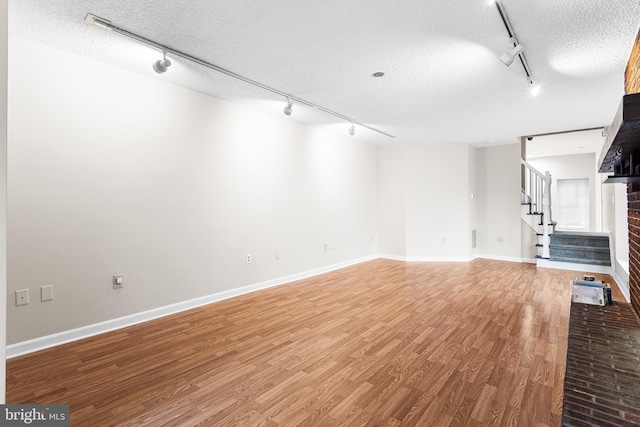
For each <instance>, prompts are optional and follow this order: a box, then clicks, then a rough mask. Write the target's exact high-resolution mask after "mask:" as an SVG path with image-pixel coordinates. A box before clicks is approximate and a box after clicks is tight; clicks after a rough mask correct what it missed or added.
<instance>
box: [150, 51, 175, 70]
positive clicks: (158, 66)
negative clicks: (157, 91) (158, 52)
mask: <svg viewBox="0 0 640 427" xmlns="http://www.w3.org/2000/svg"><path fill="white" fill-rule="evenodd" d="M169 67H171V61H169V60H168V59H167V51H166V50H163V51H162V59H158V60H157V61H156V62H154V63H153V70H154V71H155V72H156V73H158V74H162V73H164V72H165V71H167V69H168V68H169Z"/></svg>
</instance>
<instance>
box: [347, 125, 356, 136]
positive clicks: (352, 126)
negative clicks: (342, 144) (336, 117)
mask: <svg viewBox="0 0 640 427" xmlns="http://www.w3.org/2000/svg"><path fill="white" fill-rule="evenodd" d="M355 134H356V127H355V126H354V125H353V123H351V127H350V128H349V135H351V136H353V135H355Z"/></svg>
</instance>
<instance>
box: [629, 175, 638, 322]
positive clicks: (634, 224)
mask: <svg viewBox="0 0 640 427" xmlns="http://www.w3.org/2000/svg"><path fill="white" fill-rule="evenodd" d="M627 201H628V203H629V214H628V215H629V290H630V293H631V304H632V305H633V309H634V310H635V311H636V313H638V315H639V316H640V183H634V184H627Z"/></svg>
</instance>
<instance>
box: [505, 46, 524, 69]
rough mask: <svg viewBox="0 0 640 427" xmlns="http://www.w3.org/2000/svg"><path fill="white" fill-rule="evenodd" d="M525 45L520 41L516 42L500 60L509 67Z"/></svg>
mask: <svg viewBox="0 0 640 427" xmlns="http://www.w3.org/2000/svg"><path fill="white" fill-rule="evenodd" d="M523 50H524V47H522V45H521V44H520V43H518V44H516V45H515V47H514V48H513V49H511V51H510V52H507V53H505V54H504V55H502V56H501V57H500V61H502V62H503V63H504V65H506V66H507V67H510V66H511V64H513V61H515V60H516V57H517V56H518V55H520V54H521V53H522V51H523Z"/></svg>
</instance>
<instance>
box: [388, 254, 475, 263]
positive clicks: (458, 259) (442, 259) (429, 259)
mask: <svg viewBox="0 0 640 427" xmlns="http://www.w3.org/2000/svg"><path fill="white" fill-rule="evenodd" d="M378 258H384V259H390V260H393V261H404V262H469V261H473V260H474V259H475V257H423V256H398V255H386V254H380V255H379V256H378Z"/></svg>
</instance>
